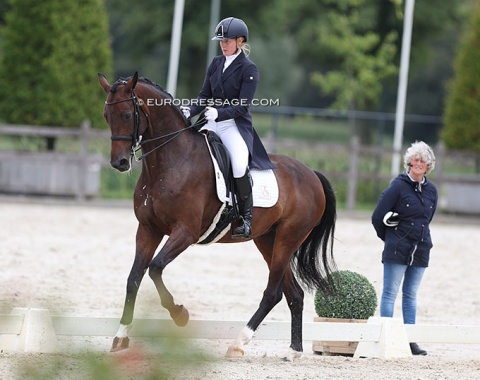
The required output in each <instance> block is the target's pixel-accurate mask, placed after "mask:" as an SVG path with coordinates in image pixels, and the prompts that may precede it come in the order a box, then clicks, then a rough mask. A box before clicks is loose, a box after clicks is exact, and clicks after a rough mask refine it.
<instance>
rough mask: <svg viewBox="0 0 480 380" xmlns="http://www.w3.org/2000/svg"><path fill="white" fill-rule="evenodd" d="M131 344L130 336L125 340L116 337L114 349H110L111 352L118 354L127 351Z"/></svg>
mask: <svg viewBox="0 0 480 380" xmlns="http://www.w3.org/2000/svg"><path fill="white" fill-rule="evenodd" d="M129 343H130V338H129V337H128V336H127V337H125V338H119V337H115V338H114V339H113V343H112V348H111V349H110V352H118V351H122V350H125V349H127V348H128V345H129Z"/></svg>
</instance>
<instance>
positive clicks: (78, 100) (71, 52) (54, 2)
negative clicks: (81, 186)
mask: <svg viewBox="0 0 480 380" xmlns="http://www.w3.org/2000/svg"><path fill="white" fill-rule="evenodd" d="M10 6H11V9H10V10H9V11H8V12H7V14H6V16H5V21H6V26H5V27H4V29H3V33H2V36H3V49H2V50H3V57H2V60H1V63H0V96H1V99H2V101H1V102H0V117H1V119H2V120H3V121H5V122H8V123H14V124H32V125H51V126H78V125H80V123H81V122H82V121H84V120H85V119H89V120H90V121H91V122H92V125H93V126H94V127H104V126H105V125H106V124H105V121H104V120H103V116H102V110H103V103H104V101H105V94H104V93H103V90H102V89H101V88H100V86H99V85H98V78H97V72H103V73H104V74H106V75H111V66H112V54H111V49H110V42H109V33H108V22H107V17H106V13H105V10H104V7H103V2H102V0H83V1H77V0H45V1H36V0H10Z"/></svg>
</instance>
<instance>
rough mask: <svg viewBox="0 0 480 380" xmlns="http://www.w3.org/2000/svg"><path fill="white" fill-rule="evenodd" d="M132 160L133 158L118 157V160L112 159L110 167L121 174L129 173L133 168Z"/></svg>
mask: <svg viewBox="0 0 480 380" xmlns="http://www.w3.org/2000/svg"><path fill="white" fill-rule="evenodd" d="M131 161H132V159H131V157H128V158H125V157H118V158H112V159H111V160H110V165H112V167H113V168H114V169H117V170H118V171H119V172H122V173H123V172H127V171H129V170H130V169H131V167H132V162H131Z"/></svg>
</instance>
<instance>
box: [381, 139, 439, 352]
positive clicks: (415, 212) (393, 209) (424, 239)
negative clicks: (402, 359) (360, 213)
mask: <svg viewBox="0 0 480 380" xmlns="http://www.w3.org/2000/svg"><path fill="white" fill-rule="evenodd" d="M404 165H405V169H406V171H405V172H404V173H402V174H400V175H399V176H398V177H397V178H395V179H394V180H393V181H392V182H391V184H390V186H389V187H388V188H387V189H386V190H385V191H384V192H383V193H382V195H381V197H380V200H379V201H378V204H377V207H376V208H375V210H374V212H373V215H372V223H373V227H374V228H375V230H376V232H377V236H378V237H379V238H380V239H382V240H383V241H384V242H385V244H384V249H383V254H382V263H383V292H382V298H381V302H380V316H381V317H393V310H394V304H395V299H396V297H397V293H398V290H399V288H400V283H401V282H402V280H403V286H402V313H403V323H405V324H415V322H416V314H417V292H418V289H419V287H420V282H421V281H422V276H423V274H424V272H425V269H426V268H427V266H428V262H429V259H430V249H431V248H432V246H433V245H432V239H431V236H430V227H429V226H430V222H431V221H432V218H433V215H434V213H435V210H436V208H437V201H438V193H437V188H436V187H435V185H434V184H433V183H431V182H429V181H428V180H427V177H426V175H427V174H429V173H430V172H431V171H432V170H433V168H434V167H435V155H434V154H433V151H432V149H431V148H430V147H429V146H428V145H427V144H425V143H424V142H423V141H420V142H418V141H417V142H415V143H414V144H412V146H411V147H410V148H408V149H407V151H406V153H405V156H404ZM410 349H411V351H412V354H413V355H426V354H427V351H425V350H423V349H421V348H420V347H419V346H418V344H416V343H410Z"/></svg>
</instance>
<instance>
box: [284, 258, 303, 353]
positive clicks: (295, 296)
mask: <svg viewBox="0 0 480 380" xmlns="http://www.w3.org/2000/svg"><path fill="white" fill-rule="evenodd" d="M283 293H284V294H285V298H286V300H287V304H288V307H289V309H290V314H291V318H292V321H291V343H290V351H288V352H286V353H285V354H284V355H283V358H284V360H285V361H293V360H295V359H297V358H299V357H300V356H301V355H302V352H303V342H302V339H303V338H302V337H303V300H304V295H305V294H304V291H303V289H302V288H301V286H300V285H299V284H298V282H297V280H296V279H295V276H294V275H293V273H292V270H291V267H290V266H289V268H288V270H287V272H286V273H285V281H284V284H283Z"/></svg>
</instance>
